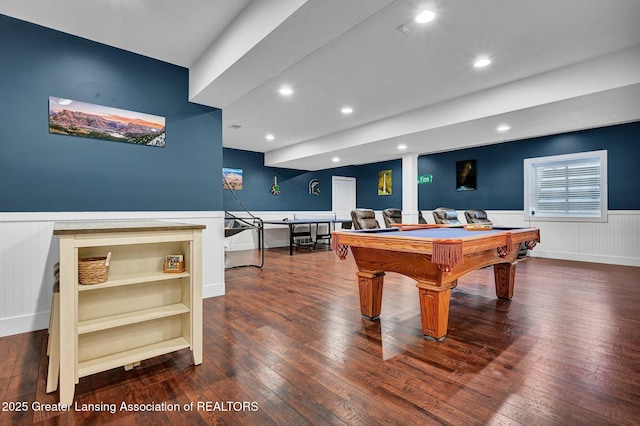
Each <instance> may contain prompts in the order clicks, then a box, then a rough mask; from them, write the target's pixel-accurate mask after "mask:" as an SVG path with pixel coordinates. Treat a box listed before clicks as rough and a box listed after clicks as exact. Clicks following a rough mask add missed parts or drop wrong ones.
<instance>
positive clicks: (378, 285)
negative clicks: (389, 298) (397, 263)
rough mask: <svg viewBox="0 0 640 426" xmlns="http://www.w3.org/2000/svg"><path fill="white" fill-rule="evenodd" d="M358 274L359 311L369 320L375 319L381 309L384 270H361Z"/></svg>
mask: <svg viewBox="0 0 640 426" xmlns="http://www.w3.org/2000/svg"><path fill="white" fill-rule="evenodd" d="M357 275H358V288H359V291H360V313H361V314H362V315H363V316H365V317H367V318H368V319H370V320H374V319H377V318H378V317H379V316H380V311H381V310H382V285H383V282H384V272H381V271H378V272H368V271H361V272H358V273H357Z"/></svg>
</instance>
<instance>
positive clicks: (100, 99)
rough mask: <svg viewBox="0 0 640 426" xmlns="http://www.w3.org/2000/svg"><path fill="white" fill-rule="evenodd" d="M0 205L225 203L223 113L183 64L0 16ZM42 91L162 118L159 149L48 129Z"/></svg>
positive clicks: (157, 207)
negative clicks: (191, 97)
mask: <svg viewBox="0 0 640 426" xmlns="http://www.w3.org/2000/svg"><path fill="white" fill-rule="evenodd" d="M0 63H1V66H0V93H2V98H3V100H2V102H1V103H0V211H5V212H8V211H14V212H18V211H20V212H35V211H188V210H191V211H216V210H217V211H219V210H222V188H221V186H220V170H221V168H222V123H221V120H222V118H221V111H220V110H218V109H215V108H211V107H206V106H202V105H198V104H193V103H190V102H189V101H188V83H189V74H188V70H187V69H186V68H183V67H179V66H175V65H171V64H167V63H165V62H161V61H157V60H154V59H150V58H147V57H144V56H140V55H136V54H134V53H130V52H126V51H123V50H120V49H117V48H113V47H109V46H106V45H103V44H99V43H95V42H92V41H89V40H85V39H82V38H78V37H75V36H71V35H68V34H65V33H61V32H58V31H54V30H50V29H47V28H44V27H41V26H38V25H34V24H30V23H27V22H24V21H20V20H17V19H13V18H9V17H7V16H4V15H0ZM49 96H56V97H61V98H67V99H73V100H77V101H82V102H88V103H93V104H99V105H105V106H109V107H113V108H120V109H125V110H131V111H136V112H144V113H148V114H153V115H159V116H164V117H166V146H165V147H164V148H156V147H148V146H141V145H132V144H127V143H118V142H109V141H102V140H97V139H86V138H80V137H72V136H64V135H56V134H50V133H49V128H48V108H49V105H48V99H49Z"/></svg>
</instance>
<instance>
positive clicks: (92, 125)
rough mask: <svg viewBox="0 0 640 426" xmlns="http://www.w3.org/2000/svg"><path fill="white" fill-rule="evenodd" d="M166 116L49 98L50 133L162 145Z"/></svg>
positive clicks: (163, 142) (53, 97)
mask: <svg viewBox="0 0 640 426" xmlns="http://www.w3.org/2000/svg"><path fill="white" fill-rule="evenodd" d="M165 121H166V120H165V117H160V116H157V115H151V114H145V113H142V112H134V111H128V110H124V109H118V108H111V107H108V106H104V105H97V104H89V103H86V102H79V101H74V100H71V99H64V98H57V97H55V96H50V97H49V133H54V134H60V135H68V136H79V137H83V138H91V139H102V140H107V141H115V142H126V143H132V144H136V145H148V146H155V147H161V148H163V147H164V144H165Z"/></svg>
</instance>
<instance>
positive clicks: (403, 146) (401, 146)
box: [398, 143, 407, 150]
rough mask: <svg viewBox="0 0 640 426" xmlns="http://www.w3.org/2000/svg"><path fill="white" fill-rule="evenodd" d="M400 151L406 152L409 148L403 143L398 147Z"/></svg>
mask: <svg viewBox="0 0 640 426" xmlns="http://www.w3.org/2000/svg"><path fill="white" fill-rule="evenodd" d="M398 149H399V150H405V149H407V146H406V145H405V144H403V143H401V144H400V145H398Z"/></svg>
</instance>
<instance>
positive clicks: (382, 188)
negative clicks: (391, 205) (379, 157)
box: [378, 170, 393, 195]
mask: <svg viewBox="0 0 640 426" xmlns="http://www.w3.org/2000/svg"><path fill="white" fill-rule="evenodd" d="M392 186H393V185H392V181H391V170H382V171H380V172H378V195H391V189H392Z"/></svg>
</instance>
